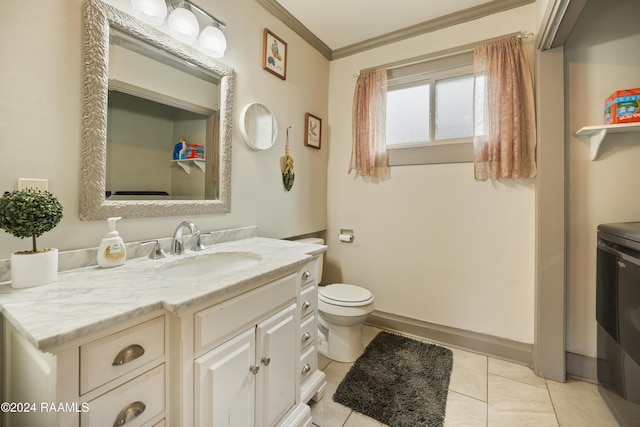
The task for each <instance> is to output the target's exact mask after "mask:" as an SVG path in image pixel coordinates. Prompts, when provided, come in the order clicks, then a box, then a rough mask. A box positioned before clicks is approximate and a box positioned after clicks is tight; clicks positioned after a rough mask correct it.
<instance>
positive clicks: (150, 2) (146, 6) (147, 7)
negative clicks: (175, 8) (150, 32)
mask: <svg viewBox="0 0 640 427" xmlns="http://www.w3.org/2000/svg"><path fill="white" fill-rule="evenodd" d="M131 7H132V10H133V16H135V17H136V18H138V19H140V20H141V21H143V22H146V23H147V24H151V25H155V26H159V25H162V23H163V22H164V18H165V16H167V5H166V4H165V2H164V0H131Z"/></svg>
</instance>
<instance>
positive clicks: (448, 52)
mask: <svg viewBox="0 0 640 427" xmlns="http://www.w3.org/2000/svg"><path fill="white" fill-rule="evenodd" d="M516 35H517V36H518V38H519V39H521V40H523V39H528V38H529V37H533V36H534V34H533V33H531V32H525V31H519V32H515V33H510V34H505V35H502V36H498V37H492V38H490V39H485V40H480V41H477V42H474V43H469V44H465V45H462V46H458V47H455V48H451V49H445V50H440V51H438V52H433V53H428V54H426V55H421V56H416V57H413V58H410V59H405V60H403V61H395V62H389V63H387V64H382V65H378V66H375V67H369V68H365V69H362V70H360V71H358V72H357V73H355V74H354V75H353V77H358V76H359V75H360V73H362V72H363V71H371V70H377V69H379V68H384V69H387V70H393V69H394V68H400V67H405V66H407V65H413V64H419V63H421V62H426V61H431V60H434V59H440V58H446V57H447V56H453V55H459V54H462V53H467V52H471V51H473V49H474V48H475V47H476V46H477V45H479V44H483V43H490V42H493V41H496V40H501V39H505V38H508V37H513V36H516Z"/></svg>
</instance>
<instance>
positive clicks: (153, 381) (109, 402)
mask: <svg viewBox="0 0 640 427" xmlns="http://www.w3.org/2000/svg"><path fill="white" fill-rule="evenodd" d="M163 412H164V365H160V366H157V367H155V368H153V369H151V370H150V371H147V372H146V373H144V374H142V375H140V376H139V377H136V378H135V379H133V380H131V381H129V382H127V383H124V384H123V385H121V386H120V387H117V388H115V389H114V390H111V391H110V392H109V393H106V394H103V395H102V396H100V397H98V398H96V399H94V400H92V401H90V402H89V411H87V412H83V413H82V414H81V416H80V420H81V425H82V427H87V426H90V427H95V426H114V425H126V426H127V427H129V426H131V427H136V426H142V425H145V424H146V423H149V422H152V421H159V420H160V419H162V418H163V416H164V414H163ZM127 413H128V414H129V416H130V417H132V416H134V415H135V414H137V415H136V416H135V418H132V419H130V421H129V422H126V423H124V424H119V423H118V422H117V420H118V419H122V418H123V417H125V416H126V414H127Z"/></svg>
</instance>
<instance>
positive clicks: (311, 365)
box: [299, 345, 318, 384]
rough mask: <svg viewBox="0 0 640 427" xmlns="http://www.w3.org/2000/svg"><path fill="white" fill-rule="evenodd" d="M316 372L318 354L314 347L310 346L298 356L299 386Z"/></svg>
mask: <svg viewBox="0 0 640 427" xmlns="http://www.w3.org/2000/svg"><path fill="white" fill-rule="evenodd" d="M317 370H318V353H317V352H316V346H315V345H312V346H311V347H309V349H307V351H305V352H304V353H302V356H300V372H299V374H300V384H302V383H303V382H304V381H305V380H306V379H307V378H309V377H310V376H311V374H313V373H314V372H315V371H317Z"/></svg>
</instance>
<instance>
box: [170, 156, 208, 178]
mask: <svg viewBox="0 0 640 427" xmlns="http://www.w3.org/2000/svg"><path fill="white" fill-rule="evenodd" d="M171 162H172V163H175V164H177V165H178V166H180V167H181V168H182V170H183V171H185V172H186V173H187V174H188V175H190V174H191V166H192V165H193V166H197V167H198V169H200V170H201V171H202V173H205V172H204V170H205V168H206V164H207V162H206V161H205V160H203V159H182V160H171Z"/></svg>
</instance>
